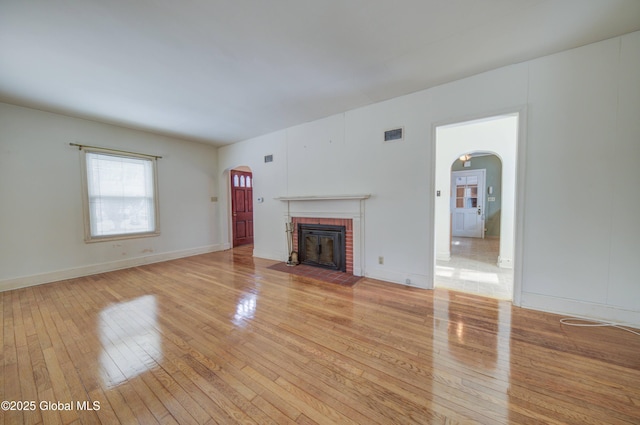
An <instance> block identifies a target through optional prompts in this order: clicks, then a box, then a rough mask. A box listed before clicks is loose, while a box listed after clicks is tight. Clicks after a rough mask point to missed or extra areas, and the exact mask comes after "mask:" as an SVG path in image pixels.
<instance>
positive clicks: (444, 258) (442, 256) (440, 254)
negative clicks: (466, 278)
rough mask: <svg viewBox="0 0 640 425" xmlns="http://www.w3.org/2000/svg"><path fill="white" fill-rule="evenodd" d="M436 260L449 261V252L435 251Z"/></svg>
mask: <svg viewBox="0 0 640 425" xmlns="http://www.w3.org/2000/svg"><path fill="white" fill-rule="evenodd" d="M436 261H451V252H450V251H447V252H437V253H436Z"/></svg>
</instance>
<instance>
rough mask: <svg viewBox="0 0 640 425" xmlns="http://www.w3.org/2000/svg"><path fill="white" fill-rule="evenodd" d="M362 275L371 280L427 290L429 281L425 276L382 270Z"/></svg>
mask: <svg viewBox="0 0 640 425" xmlns="http://www.w3.org/2000/svg"><path fill="white" fill-rule="evenodd" d="M364 275H365V276H366V277H370V278H372V279H378V280H384V281H385V282H391V283H398V284H400V285H406V286H413V287H416V288H423V289H427V288H429V280H428V278H427V276H425V275H419V274H414V273H404V272H397V271H392V270H382V269H374V270H371V271H367V272H365V274H364ZM407 279H409V281H410V283H407Z"/></svg>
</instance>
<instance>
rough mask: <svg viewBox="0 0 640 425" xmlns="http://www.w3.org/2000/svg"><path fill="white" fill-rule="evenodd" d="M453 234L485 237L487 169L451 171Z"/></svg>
mask: <svg viewBox="0 0 640 425" xmlns="http://www.w3.org/2000/svg"><path fill="white" fill-rule="evenodd" d="M451 176H452V178H451V204H452V205H451V227H452V229H451V234H452V236H464V237H471V238H484V207H483V205H484V200H485V193H484V192H485V190H484V187H485V181H486V170H484V169H482V170H469V171H454V172H452V173H451Z"/></svg>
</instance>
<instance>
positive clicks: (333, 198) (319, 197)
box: [275, 193, 371, 201]
mask: <svg viewBox="0 0 640 425" xmlns="http://www.w3.org/2000/svg"><path fill="white" fill-rule="evenodd" d="M370 197H371V194H370V193H367V194H363V195H313V196H279V197H277V198H275V199H276V200H277V201H340V200H345V201H349V200H364V199H369V198H370Z"/></svg>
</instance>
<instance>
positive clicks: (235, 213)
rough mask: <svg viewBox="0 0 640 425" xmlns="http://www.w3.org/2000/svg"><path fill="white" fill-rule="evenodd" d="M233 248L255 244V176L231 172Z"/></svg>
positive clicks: (243, 172)
mask: <svg viewBox="0 0 640 425" xmlns="http://www.w3.org/2000/svg"><path fill="white" fill-rule="evenodd" d="M231 215H232V227H233V246H239V245H247V244H251V243H253V176H252V174H251V173H250V172H248V171H236V170H231Z"/></svg>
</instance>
